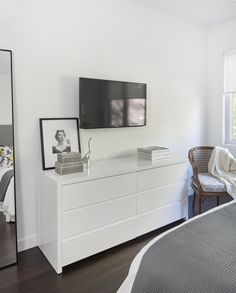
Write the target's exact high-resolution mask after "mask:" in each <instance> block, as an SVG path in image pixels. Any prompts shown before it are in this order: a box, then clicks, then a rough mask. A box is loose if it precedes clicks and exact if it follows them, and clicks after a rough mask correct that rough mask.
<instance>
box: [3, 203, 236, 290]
mask: <svg viewBox="0 0 236 293" xmlns="http://www.w3.org/2000/svg"><path fill="white" fill-rule="evenodd" d="M230 199H231V198H230V197H225V198H223V199H222V200H221V203H223V202H227V201H229V200H230ZM215 205H216V200H215V198H212V199H211V198H210V199H208V200H207V201H206V202H205V210H207V209H209V208H211V207H213V206H215ZM189 215H190V217H192V216H194V211H193V210H192V197H189ZM181 222H182V221H178V222H175V223H173V224H171V225H168V226H165V227H163V228H161V229H158V230H156V231H153V232H151V233H149V234H147V235H144V236H141V237H139V238H137V239H135V240H132V241H129V242H127V243H124V244H122V245H119V246H117V247H115V248H112V249H109V250H107V251H105V252H102V253H99V254H97V255H95V256H92V257H89V258H87V259H85V260H82V261H80V262H77V263H74V264H72V265H69V266H67V267H65V268H64V270H63V274H61V275H57V274H56V273H55V271H54V270H53V269H52V267H51V266H50V264H49V263H48V262H47V260H46V258H45V257H44V256H43V255H42V253H41V252H40V250H39V249H38V248H33V249H29V250H27V251H23V252H20V253H19V263H18V265H13V266H11V267H7V268H5V269H1V270H0V292H1V293H54V292H55V293H56V292H59V293H62V292H63V293H75V292H76V293H114V292H116V291H117V290H118V288H119V287H120V285H121V283H122V282H123V280H124V279H125V277H126V275H127V273H128V270H129V266H130V263H131V262H132V260H133V258H134V257H135V255H136V254H137V253H138V252H139V251H140V249H141V248H142V247H143V246H144V245H145V244H146V243H148V242H149V241H150V240H151V239H153V238H154V237H156V236H157V235H159V234H160V233H162V232H164V231H166V230H168V229H170V228H171V227H174V226H176V225H178V224H180V223H181Z"/></svg>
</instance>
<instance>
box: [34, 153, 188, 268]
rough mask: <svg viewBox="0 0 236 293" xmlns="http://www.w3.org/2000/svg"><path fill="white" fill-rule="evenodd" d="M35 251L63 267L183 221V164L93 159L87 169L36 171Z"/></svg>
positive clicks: (185, 187) (134, 158)
mask: <svg viewBox="0 0 236 293" xmlns="http://www.w3.org/2000/svg"><path fill="white" fill-rule="evenodd" d="M38 193H39V205H38V206H39V213H38V215H39V220H38V224H39V225H38V229H39V242H40V244H39V247H40V249H41V250H42V252H43V253H44V255H45V256H46V257H47V259H48V260H49V262H50V263H51V265H52V266H53V268H54V269H55V270H56V272H57V273H61V272H62V268H63V266H66V265H68V264H71V263H73V262H75V261H78V260H80V259H83V258H86V257H88V256H90V255H93V254H95V253H98V252H100V251H103V250H105V249H108V248H110V247H113V246H115V245H118V244H120V243H123V242H125V241H128V240H130V239H133V238H135V237H137V236H140V235H142V234H145V233H147V232H149V231H152V230H154V229H157V228H159V227H161V226H164V225H166V224H169V223H171V222H174V221H176V220H178V219H181V218H187V211H188V208H187V205H188V201H187V163H186V161H185V160H183V159H179V158H171V159H164V160H160V161H158V162H154V163H153V162H150V161H144V160H137V158H136V157H125V158H119V159H111V160H101V161H94V162H92V163H91V167H90V169H89V171H85V172H84V173H80V174H79V173H77V174H72V175H64V176H60V175H57V174H55V172H54V171H49V172H40V174H39V180H38Z"/></svg>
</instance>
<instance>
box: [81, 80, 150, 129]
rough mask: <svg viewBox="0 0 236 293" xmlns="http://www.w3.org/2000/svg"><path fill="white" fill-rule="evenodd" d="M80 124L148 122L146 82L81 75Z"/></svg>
mask: <svg viewBox="0 0 236 293" xmlns="http://www.w3.org/2000/svg"><path fill="white" fill-rule="evenodd" d="M79 97H80V127H81V128H86V129H88V128H113V127H114V128H115V127H137V126H144V125H146V98H147V85H146V84H145V83H135V82H124V81H114V80H103V79H93V78H84V77H80V78H79Z"/></svg>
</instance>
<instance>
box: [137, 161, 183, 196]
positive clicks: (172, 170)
mask: <svg viewBox="0 0 236 293" xmlns="http://www.w3.org/2000/svg"><path fill="white" fill-rule="evenodd" d="M186 179H187V164H186V163H182V164H175V165H170V166H165V167H160V168H155V169H150V170H146V171H140V172H138V174H137V191H138V192H140V191H144V190H147V189H152V188H155V187H159V186H163V185H168V184H173V183H177V182H179V181H184V180H186Z"/></svg>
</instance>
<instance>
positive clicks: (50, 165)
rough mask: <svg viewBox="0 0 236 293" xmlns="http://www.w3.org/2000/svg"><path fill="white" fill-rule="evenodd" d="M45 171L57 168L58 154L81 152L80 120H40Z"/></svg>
mask: <svg viewBox="0 0 236 293" xmlns="http://www.w3.org/2000/svg"><path fill="white" fill-rule="evenodd" d="M39 125H40V136H41V148H42V163H43V170H49V169H54V168H55V162H56V160H57V154H58V153H62V152H80V151H81V150H80V139H79V120H78V118H40V119H39Z"/></svg>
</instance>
